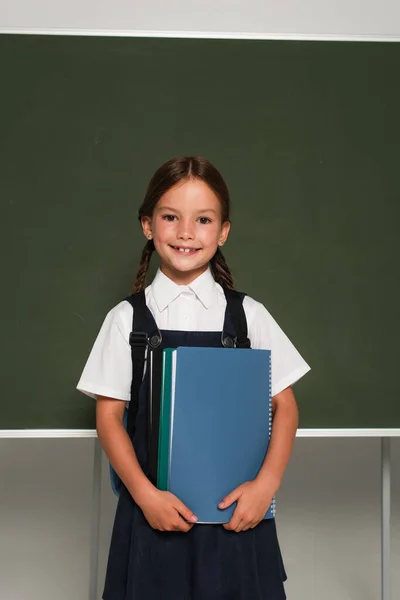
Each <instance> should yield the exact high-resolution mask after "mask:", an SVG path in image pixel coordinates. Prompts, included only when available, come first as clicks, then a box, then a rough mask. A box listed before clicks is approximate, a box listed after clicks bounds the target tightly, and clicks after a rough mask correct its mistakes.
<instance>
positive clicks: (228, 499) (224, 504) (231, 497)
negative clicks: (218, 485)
mask: <svg viewBox="0 0 400 600" xmlns="http://www.w3.org/2000/svg"><path fill="white" fill-rule="evenodd" d="M241 494H242V490H241V486H239V487H237V488H235V489H234V490H233V491H232V492H231V493H230V494H228V495H227V496H225V498H224V499H223V500H222V501H221V502H220V503H219V504H218V508H228V506H230V505H231V504H233V503H234V502H236V501H237V500H238V499H239V498H240V496H241Z"/></svg>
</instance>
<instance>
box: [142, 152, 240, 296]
mask: <svg viewBox="0 0 400 600" xmlns="http://www.w3.org/2000/svg"><path fill="white" fill-rule="evenodd" d="M191 178H192V179H199V180H200V181H204V183H206V184H207V185H208V186H209V187H210V188H211V189H212V191H213V192H214V193H215V194H216V196H217V197H218V199H219V201H220V203H221V217H222V223H224V222H225V221H229V220H230V218H229V216H230V198H229V191H228V188H227V186H226V183H225V181H224V180H223V178H222V175H221V174H220V172H219V171H218V170H217V169H216V168H215V167H214V166H213V165H212V164H211V163H210V162H209V161H208V160H207V159H205V158H203V157H201V156H185V157H179V158H173V159H171V160H169V161H168V162H166V163H164V164H163V165H162V166H161V167H160V168H159V169H157V171H156V172H155V173H154V175H153V177H152V178H151V180H150V183H149V185H148V186H147V190H146V195H145V198H144V200H143V204H142V206H141V207H140V208H139V221H141V219H142V217H152V215H153V211H154V207H155V206H156V204H157V202H158V201H159V200H160V198H161V196H163V194H165V193H166V192H167V191H168V190H169V189H171V188H172V187H173V186H174V185H176V184H177V183H179V182H180V181H184V180H185V179H191ZM154 250H155V248H154V242H153V240H149V241H148V242H147V243H146V245H145V246H144V248H143V251H142V256H141V259H140V265H139V270H138V272H137V275H136V280H135V283H134V286H133V291H134V292H140V291H141V290H143V289H144V287H145V284H146V275H147V271H148V268H149V265H150V259H151V256H152V254H153V252H154ZM210 267H211V271H212V274H213V276H214V279H215V281H216V282H217V283H219V284H220V285H222V286H225V287H228V288H233V280H232V275H231V272H230V270H229V267H228V265H227V263H226V260H225V258H224V255H223V254H222V252H221V250H220V249H219V248H218V249H217V251H216V253H215V254H214V256H213V257H212V259H211V261H210Z"/></svg>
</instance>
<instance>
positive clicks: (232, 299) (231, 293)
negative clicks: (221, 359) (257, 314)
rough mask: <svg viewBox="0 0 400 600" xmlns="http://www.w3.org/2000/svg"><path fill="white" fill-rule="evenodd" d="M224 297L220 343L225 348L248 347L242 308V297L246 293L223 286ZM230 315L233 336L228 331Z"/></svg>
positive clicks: (245, 321)
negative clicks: (223, 318)
mask: <svg viewBox="0 0 400 600" xmlns="http://www.w3.org/2000/svg"><path fill="white" fill-rule="evenodd" d="M223 290H224V294H225V298H226V314H225V323H224V330H223V332H222V338H221V341H222V345H223V346H225V347H226V348H250V340H249V338H248V337H247V319H246V314H245V312H244V308H243V299H244V297H245V295H246V294H243V293H242V292H237V291H236V290H232V289H230V288H227V287H223ZM228 317H230V319H231V321H232V325H233V327H234V330H235V334H236V335H235V336H232V335H231V334H230V332H229V329H230V328H229V320H228Z"/></svg>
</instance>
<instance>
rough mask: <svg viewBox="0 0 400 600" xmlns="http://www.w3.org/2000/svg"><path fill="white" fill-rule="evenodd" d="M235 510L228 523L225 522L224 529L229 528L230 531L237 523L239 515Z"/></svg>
mask: <svg viewBox="0 0 400 600" xmlns="http://www.w3.org/2000/svg"><path fill="white" fill-rule="evenodd" d="M235 512H236V511H235ZM235 512H234V513H233V515H232V517H231V520H230V521H229V523H226V527H225V529H230V530H231V531H235V530H236V527H237V526H238V525H239V523H240V521H241V518H240V517H239V515H238V514H235Z"/></svg>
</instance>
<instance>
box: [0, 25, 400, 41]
mask: <svg viewBox="0 0 400 600" xmlns="http://www.w3.org/2000/svg"><path fill="white" fill-rule="evenodd" d="M0 34H9V35H15V34H18V35H64V36H80V37H139V38H184V39H210V40H214V39H216V40H289V41H290V40H292V41H304V42H307V41H310V42H322V41H325V42H400V36H390V35H387V36H386V35H383V36H382V35H334V34H322V33H321V34H302V33H299V34H297V33H249V32H244V31H243V32H224V31H217V32H214V31H157V30H154V31H139V30H138V31H135V30H108V29H97V30H96V29H61V28H59V29H27V28H26V29H25V28H12V27H3V28H0Z"/></svg>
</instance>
